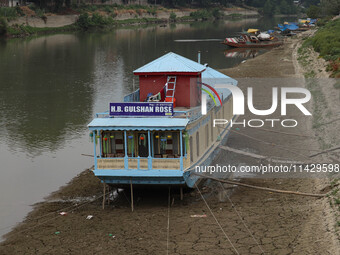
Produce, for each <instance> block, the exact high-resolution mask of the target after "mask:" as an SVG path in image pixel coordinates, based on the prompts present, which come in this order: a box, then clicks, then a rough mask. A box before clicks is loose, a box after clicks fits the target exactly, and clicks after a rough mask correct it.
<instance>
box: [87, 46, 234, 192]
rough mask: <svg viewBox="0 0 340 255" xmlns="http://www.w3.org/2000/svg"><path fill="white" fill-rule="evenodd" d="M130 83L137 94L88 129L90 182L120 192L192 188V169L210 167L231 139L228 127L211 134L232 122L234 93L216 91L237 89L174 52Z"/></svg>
mask: <svg viewBox="0 0 340 255" xmlns="http://www.w3.org/2000/svg"><path fill="white" fill-rule="evenodd" d="M134 75H136V76H138V77H139V89H137V90H136V91H134V92H133V93H131V94H129V95H127V96H125V98H124V102H120V103H113V102H108V107H109V111H106V112H103V113H97V114H96V116H95V118H94V119H93V120H92V121H91V123H89V124H88V128H89V129H90V136H91V137H92V138H93V144H94V170H93V172H94V174H95V175H96V176H97V177H98V178H100V180H101V181H102V182H103V183H105V184H108V185H114V186H118V187H121V186H123V187H124V186H127V185H131V186H132V184H133V185H178V186H181V187H184V186H187V187H190V188H192V187H194V186H195V184H197V182H198V180H199V176H197V175H195V174H194V170H195V169H194V168H195V165H206V164H209V163H210V162H211V160H212V158H213V156H214V153H216V152H217V149H218V144H219V143H220V142H221V141H222V140H223V139H226V138H227V136H228V133H229V126H227V127H226V126H224V127H223V128H218V127H214V125H213V120H214V119H228V120H231V119H233V117H234V116H233V104H232V102H233V100H232V96H231V92H230V91H229V90H228V89H225V88H219V87H221V86H217V85H218V84H229V85H234V86H237V81H236V80H234V79H232V78H230V77H228V76H227V75H224V74H222V73H220V72H218V71H216V70H214V69H212V68H210V67H208V65H207V64H205V65H202V64H200V63H199V62H196V61H192V60H190V59H187V58H185V57H182V56H180V55H178V54H175V53H172V52H170V53H167V54H166V55H164V56H162V57H160V58H158V59H156V60H154V61H152V62H150V63H148V64H146V65H144V66H142V67H140V68H138V69H137V70H135V71H134ZM202 98H204V99H206V104H205V105H204V106H202V105H201V101H202ZM204 102H205V101H204ZM201 108H204V109H205V111H203V113H202V109H201Z"/></svg>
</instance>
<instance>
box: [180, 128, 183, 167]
mask: <svg viewBox="0 0 340 255" xmlns="http://www.w3.org/2000/svg"><path fill="white" fill-rule="evenodd" d="M179 143H180V146H179V147H180V148H181V157H180V168H181V170H183V136H182V130H180V131H179Z"/></svg>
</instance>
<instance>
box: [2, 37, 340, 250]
mask: <svg viewBox="0 0 340 255" xmlns="http://www.w3.org/2000/svg"><path fill="white" fill-rule="evenodd" d="M298 43H301V38H296V39H287V41H286V43H285V44H284V46H282V47H279V48H275V49H273V50H272V51H270V52H268V53H265V54H263V55H260V56H258V57H256V58H254V59H251V60H247V61H246V62H245V63H243V64H240V65H239V66H236V67H234V68H231V69H226V70H224V72H225V73H226V74H227V75H230V76H231V77H233V78H236V79H238V80H239V81H240V83H239V86H240V88H242V89H245V88H246V87H247V86H249V85H254V82H255V83H256V85H257V86H256V92H255V99H254V101H256V102H258V101H259V100H261V102H262V101H263V103H264V104H267V103H268V102H267V101H269V99H270V98H271V96H270V94H271V91H270V90H268V87H266V86H273V84H272V83H270V84H265V85H264V84H263V83H260V82H261V80H256V78H268V77H276V78H279V79H282V78H294V79H295V78H297V77H303V76H302V75H301V74H302V72H301V71H300V70H299V69H298V63H297V57H296V56H297V55H296V51H297V48H298ZM295 82H296V81H295ZM290 86H305V84H304V83H293V84H291V85H290ZM326 100H327V99H326ZM314 104H315V103H314ZM244 117H245V118H248V117H249V116H248V115H246V116H244ZM274 117H277V116H274ZM290 117H292V116H291V113H289V115H288V116H287V118H290ZM299 118H300V116H299ZM239 121H241V120H239ZM299 123H301V126H300V125H299V127H297V128H296V129H294V132H295V133H297V134H300V135H306V136H308V138H306V137H303V136H290V135H280V136H278V135H277V133H273V132H265V131H263V130H262V131H261V130H256V129H251V128H246V129H242V130H241V131H239V130H237V129H233V131H232V133H231V134H230V138H229V140H228V143H227V145H228V146H230V147H234V148H238V149H241V150H245V151H252V152H256V153H258V154H262V155H270V156H277V157H280V158H290V159H292V160H305V156H306V155H309V154H308V152H311V151H318V150H320V145H319V143H318V139H317V136H316V135H315V133H314V132H315V131H314V130H313V128H312V123H311V120H310V118H308V117H301V119H299ZM278 131H283V130H278ZM244 134H245V135H248V136H250V137H256V138H257V139H258V140H263V141H269V142H271V145H270V146H268V145H265V144H263V145H261V146H259V141H257V140H253V139H249V137H248V138H247V137H245V136H244ZM319 136H320V134H319ZM273 144H280V145H282V146H286V147H291V148H294V150H293V149H291V150H290V151H288V150H282V149H280V148H277V147H276V146H274V145H273ZM304 155H305V156H304ZM226 159H228V160H226ZM239 163H246V164H249V165H257V164H259V162H258V161H256V160H253V159H249V158H248V157H246V156H244V155H243V156H242V155H238V154H234V153H230V152H226V151H222V152H221V153H219V155H218V156H217V157H216V159H215V160H214V162H213V163H212V165H214V164H220V165H226V164H239ZM242 182H245V183H249V184H253V185H257V186H265V187H271V188H279V189H284V190H295V191H301V192H313V193H326V192H327V191H328V190H329V189H330V188H331V186H332V183H331V182H330V181H329V180H327V179H269V178H266V179H265V178H252V179H249V178H248V179H247V178H243V179H242ZM225 188H226V189H227V188H228V187H225ZM102 189H103V186H102V184H100V182H99V181H98V180H97V178H95V177H94V176H93V174H92V173H91V171H89V170H87V171H85V172H84V173H82V174H80V175H79V176H77V177H76V178H75V179H74V180H72V181H71V182H70V184H68V185H67V186H65V187H63V188H61V189H60V190H59V191H58V192H56V193H54V194H52V195H51V196H50V197H49V198H47V199H46V201H45V202H43V203H40V204H38V205H36V206H35V208H34V210H33V211H32V212H31V213H30V214H29V215H28V217H27V218H26V220H25V221H24V222H23V223H22V224H20V225H19V226H17V227H16V228H15V229H14V230H13V231H12V232H11V233H9V234H8V235H7V238H6V241H5V242H3V243H1V245H0V253H1V254H21V253H27V254H30V253H33V254H79V251H80V250H81V251H82V254H93V253H96V254H107V252H108V251H110V252H112V253H118V254H160V253H163V252H166V251H167V250H168V251H169V254H207V253H214V254H226V253H228V254H233V252H234V249H233V248H232V247H231V245H230V243H229V242H228V241H227V240H226V237H225V236H224V234H223V232H222V231H221V230H220V229H219V228H218V226H217V225H216V222H215V220H214V218H213V216H212V215H211V214H210V211H209V209H208V208H207V207H206V205H205V203H204V202H203V201H202V198H201V196H200V194H199V192H198V191H196V190H193V191H191V192H187V193H185V196H184V200H183V201H180V200H179V191H178V190H176V189H172V190H171V194H172V197H173V198H174V204H173V205H172V206H171V208H170V218H169V222H170V228H169V238H167V236H168V235H167V226H168V191H167V189H164V190H157V191H156V192H155V191H154V190H151V191H146V190H136V191H135V212H133V213H131V211H130V204H129V193H128V191H125V192H123V191H122V192H120V193H119V195H118V196H117V195H116V194H113V195H112V196H111V198H112V201H111V204H110V205H108V206H106V209H105V210H102V209H101V195H102ZM201 191H202V193H203V195H204V197H205V199H206V200H207V202H208V204H209V206H210V208H211V210H212V211H213V213H214V214H215V215H216V217H217V219H218V221H219V222H220V224H221V226H222V227H223V229H225V230H228V231H226V232H227V234H228V236H229V238H230V240H231V242H232V243H233V244H234V246H235V248H236V249H237V250H238V252H239V253H240V254H260V252H261V249H262V250H264V251H265V253H266V254H338V253H339V250H338V249H339V244H338V240H337V239H336V237H335V232H336V222H335V221H334V218H333V216H332V210H331V208H330V203H329V200H328V198H322V199H316V198H310V197H297V196H291V195H282V194H274V193H271V192H263V191H258V190H255V191H254V190H249V189H246V188H235V189H234V190H233V192H232V195H231V197H230V198H231V201H232V202H233V205H231V204H230V201H229V200H228V199H227V198H226V197H225V194H226V192H225V191H224V190H223V189H221V187H220V186H219V185H216V184H215V183H210V184H209V183H207V186H206V187H205V188H204V189H202V190H201ZM235 208H236V209H237V211H238V213H239V214H240V215H241V216H242V219H243V220H241V219H240V218H239V217H238V214H237V213H236V212H235V210H234V209H235ZM60 212H66V213H67V214H66V215H60V214H59V213H60ZM88 215H92V216H93V218H91V219H89V220H87V219H86V218H87V216H88ZM194 215H203V216H204V217H201V218H199V217H192V216H194ZM321 217H322V218H321ZM244 224H245V225H246V227H245V225H244ZM248 230H250V233H251V234H250V233H249V231H248ZM316 233H317V234H316ZM167 240H168V242H167ZM167 247H168V248H167Z"/></svg>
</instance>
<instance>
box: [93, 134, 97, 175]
mask: <svg viewBox="0 0 340 255" xmlns="http://www.w3.org/2000/svg"><path fill="white" fill-rule="evenodd" d="M96 133H97V132H96V130H93V144H94V145H93V147H94V152H93V155H94V169H97V143H96V140H97V138H96Z"/></svg>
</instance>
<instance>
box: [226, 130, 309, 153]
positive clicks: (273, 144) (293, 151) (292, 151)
mask: <svg viewBox="0 0 340 255" xmlns="http://www.w3.org/2000/svg"><path fill="white" fill-rule="evenodd" d="M230 131H232V132H234V133H236V134H239V135H243V136H245V137H248V138H250V139H253V140H255V141H258V142H261V143H264V144H267V145H271V146H277V147H278V148H281V149H283V150H285V151H288V152H291V153H295V154H298V155H300V156H302V157H304V158H308V159H309V157H308V156H306V155H304V154H301V153H299V152H298V151H295V150H292V148H288V147H285V146H281V145H278V144H275V143H270V142H266V141H264V140H261V139H258V138H255V137H252V136H249V135H246V134H243V133H241V132H237V131H235V130H233V129H230ZM299 150H304V149H299ZM305 151H311V150H305Z"/></svg>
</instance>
